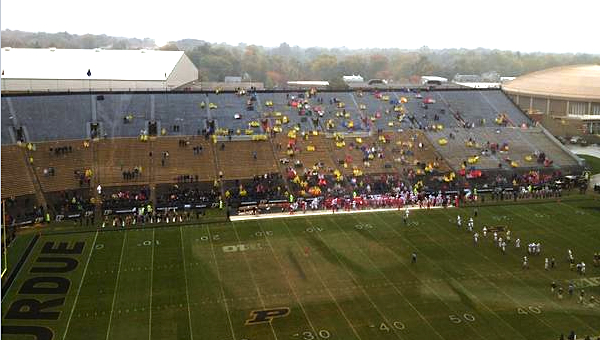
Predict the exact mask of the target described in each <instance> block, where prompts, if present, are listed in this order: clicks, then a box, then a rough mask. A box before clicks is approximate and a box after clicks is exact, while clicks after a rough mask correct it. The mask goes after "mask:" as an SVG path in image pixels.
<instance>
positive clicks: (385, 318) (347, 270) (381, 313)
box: [307, 219, 403, 339]
mask: <svg viewBox="0 0 600 340" xmlns="http://www.w3.org/2000/svg"><path fill="white" fill-rule="evenodd" d="M307 221H308V223H309V224H311V225H313V223H312V221H311V220H310V219H307ZM313 227H314V225H313ZM316 237H318V238H319V239H320V240H321V242H323V244H324V245H325V246H326V247H327V248H329V249H330V250H331V246H330V245H329V243H327V242H326V241H325V239H323V236H321V235H320V234H316ZM331 253H332V254H333V256H334V257H335V258H336V260H337V261H338V263H339V264H340V265H341V266H342V268H344V271H345V272H346V274H348V276H349V277H351V278H352V280H354V281H355V282H359V280H357V279H356V277H355V276H354V275H353V274H352V272H351V271H350V270H349V269H348V267H346V265H345V264H344V263H343V262H342V261H341V260H340V258H339V257H338V255H337V254H336V253H335V252H331ZM360 290H361V292H362V293H363V295H364V296H365V297H366V298H367V300H369V303H370V304H371V306H373V308H374V309H375V310H376V311H377V313H378V314H379V315H380V316H381V317H382V318H383V320H384V321H385V322H386V323H387V324H391V322H390V321H389V320H388V319H387V317H386V316H385V314H384V313H383V312H382V311H381V310H380V309H379V307H377V304H375V302H374V301H373V300H372V299H371V297H370V296H369V294H367V290H366V289H365V288H363V287H360ZM394 335H396V337H398V338H400V339H403V337H402V336H401V335H400V334H399V333H398V332H396V331H394Z"/></svg>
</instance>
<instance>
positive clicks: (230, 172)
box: [215, 141, 279, 180]
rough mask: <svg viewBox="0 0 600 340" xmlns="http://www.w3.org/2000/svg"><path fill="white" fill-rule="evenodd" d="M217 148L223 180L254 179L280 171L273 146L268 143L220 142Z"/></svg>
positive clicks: (218, 162)
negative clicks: (257, 176)
mask: <svg viewBox="0 0 600 340" xmlns="http://www.w3.org/2000/svg"><path fill="white" fill-rule="evenodd" d="M215 147H216V151H215V152H216V160H217V164H218V169H219V171H221V172H223V179H226V180H228V179H242V178H252V177H254V176H255V175H260V174H265V173H273V172H278V171H279V169H278V167H277V160H276V159H275V157H274V156H273V149H272V145H271V143H269V142H268V141H232V142H229V141H227V142H218V143H217V144H216V145H215ZM254 155H256V158H255V157H254Z"/></svg>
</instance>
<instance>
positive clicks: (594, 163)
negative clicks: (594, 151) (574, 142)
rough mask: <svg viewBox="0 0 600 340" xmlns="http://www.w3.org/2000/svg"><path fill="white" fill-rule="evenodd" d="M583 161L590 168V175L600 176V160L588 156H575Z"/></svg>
mask: <svg viewBox="0 0 600 340" xmlns="http://www.w3.org/2000/svg"><path fill="white" fill-rule="evenodd" d="M577 156H578V157H581V158H583V159H585V162H586V163H587V165H588V166H589V167H590V168H591V171H592V175H595V174H600V158H598V157H594V156H589V155H577Z"/></svg>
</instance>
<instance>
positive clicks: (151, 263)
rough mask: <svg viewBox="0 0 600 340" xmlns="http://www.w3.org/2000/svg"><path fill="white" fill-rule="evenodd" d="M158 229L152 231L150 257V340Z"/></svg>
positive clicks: (150, 334) (149, 336)
mask: <svg viewBox="0 0 600 340" xmlns="http://www.w3.org/2000/svg"><path fill="white" fill-rule="evenodd" d="M155 230H156V229H152V255H151V256H150V304H149V307H148V311H149V312H150V317H149V322H148V339H150V340H152V281H154V247H155V246H156V244H155V242H154V232H155Z"/></svg>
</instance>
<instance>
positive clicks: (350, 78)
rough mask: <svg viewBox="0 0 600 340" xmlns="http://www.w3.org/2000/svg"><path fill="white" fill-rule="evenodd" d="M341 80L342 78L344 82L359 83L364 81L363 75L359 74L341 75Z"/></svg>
mask: <svg viewBox="0 0 600 340" xmlns="http://www.w3.org/2000/svg"><path fill="white" fill-rule="evenodd" d="M342 80H344V82H345V83H359V82H364V81H365V80H364V79H363V77H361V76H360V74H359V75H357V76H355V75H354V74H353V75H351V76H343V77H342Z"/></svg>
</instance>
